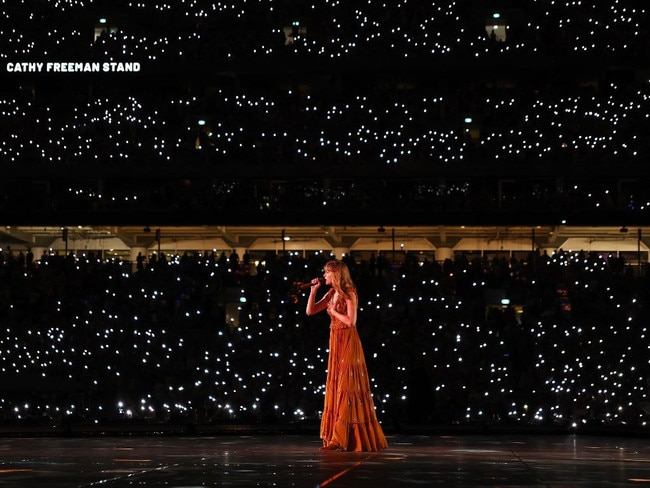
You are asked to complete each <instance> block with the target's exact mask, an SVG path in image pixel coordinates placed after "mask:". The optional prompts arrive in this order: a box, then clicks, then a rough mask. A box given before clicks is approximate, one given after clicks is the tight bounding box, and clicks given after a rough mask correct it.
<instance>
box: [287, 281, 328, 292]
mask: <svg viewBox="0 0 650 488" xmlns="http://www.w3.org/2000/svg"><path fill="white" fill-rule="evenodd" d="M315 280H318V283H320V284H321V285H324V284H325V278H314V280H312V281H308V282H307V283H294V285H295V286H297V287H298V288H299V289H301V290H304V289H306V288H311V287H312V286H314V285H315V284H316V283H314V281H315Z"/></svg>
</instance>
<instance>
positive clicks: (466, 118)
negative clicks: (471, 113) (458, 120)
mask: <svg viewBox="0 0 650 488" xmlns="http://www.w3.org/2000/svg"><path fill="white" fill-rule="evenodd" d="M472 121H473V119H472V118H471V117H465V123H466V124H471V123H472Z"/></svg>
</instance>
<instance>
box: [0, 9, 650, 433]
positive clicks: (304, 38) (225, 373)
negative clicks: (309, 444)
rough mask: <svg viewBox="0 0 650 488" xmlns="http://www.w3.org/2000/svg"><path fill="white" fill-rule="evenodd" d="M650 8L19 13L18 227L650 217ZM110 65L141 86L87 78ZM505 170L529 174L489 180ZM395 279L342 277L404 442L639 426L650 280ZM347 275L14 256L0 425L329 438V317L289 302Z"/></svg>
mask: <svg viewBox="0 0 650 488" xmlns="http://www.w3.org/2000/svg"><path fill="white" fill-rule="evenodd" d="M639 3H640V2H638V1H635V0H609V1H599V0H578V1H570V0H520V1H508V0H502V1H497V2H495V3H494V8H492V7H490V8H487V7H486V6H485V2H483V1H468V2H460V1H453V0H446V1H444V2H438V1H432V2H421V1H415V0H401V1H398V2H392V3H381V2H374V1H371V0H368V1H366V2H345V1H329V0H310V1H301V2H295V1H281V0H257V1H250V0H227V1H210V0H179V1H176V2H145V1H136V0H106V1H98V0H96V1H92V0H56V1H46V0H38V1H30V0H0V16H1V18H2V19H3V20H2V28H1V29H0V44H1V45H2V46H3V49H2V51H1V52H0V62H1V63H2V67H3V68H2V69H3V71H4V73H3V76H2V79H0V87H1V91H0V133H1V134H2V136H0V169H1V170H2V172H3V176H4V177H3V179H2V181H0V190H1V194H2V198H1V199H0V211H2V212H3V215H9V216H11V215H13V214H14V213H15V212H17V211H18V210H19V209H26V208H27V209H30V208H31V209H33V210H35V211H43V212H45V211H47V210H55V211H57V212H59V215H63V214H65V212H67V211H73V210H74V211H76V210H78V209H87V211H88V212H89V213H93V212H100V211H127V212H133V213H134V214H137V212H138V211H141V210H142V209H143V208H145V207H146V208H149V209H153V210H156V211H163V212H164V211H166V210H171V209H182V211H184V212H186V213H187V214H191V213H193V212H197V211H198V210H200V209H203V210H205V209H209V211H210V212H212V213H213V214H217V215H218V214H219V213H220V212H222V213H223V212H229V211H240V210H248V209H253V210H258V211H259V210H265V211H266V210H270V211H278V212H284V211H286V210H287V209H296V208H300V209H303V210H308V211H312V210H318V209H322V207H323V205H325V204H326V205H327V207H328V208H340V209H342V210H346V209H349V208H360V209H371V208H375V209H376V208H383V207H386V206H389V207H391V208H395V209H399V210H413V209H415V208H424V209H426V210H427V211H434V210H435V211H440V212H446V211H451V210H455V209H464V210H470V211H472V210H476V209H481V210H485V209H493V210H509V209H518V210H522V211H534V210H538V209H549V208H551V209H556V210H564V209H570V210H572V211H585V212H591V213H592V214H595V215H598V212H600V211H601V210H604V211H608V210H610V209H618V210H619V211H620V210H625V211H627V212H630V213H632V214H634V215H635V216H637V217H639V216H641V217H642V216H644V215H646V214H647V212H648V206H649V204H650V203H649V202H650V194H649V190H648V188H650V185H648V184H647V183H648V181H647V177H646V179H643V178H641V177H639V174H640V173H639V168H642V167H643V165H644V164H645V163H646V161H647V159H648V157H650V154H649V151H648V149H649V148H648V139H647V137H646V134H647V133H648V129H649V128H650V120H649V118H648V113H650V107H649V103H650V102H649V100H650V86H649V85H648V80H647V79H646V78H645V77H646V76H647V75H646V73H647V68H648V57H647V56H648V55H647V48H646V47H647V45H648V41H650V39H649V37H650V32H649V30H648V29H649V28H648V26H650V22H648V20H649V19H648V12H647V9H646V8H645V7H643V6H639ZM45 27H46V28H45ZM47 62H57V63H79V64H80V68H79V72H74V73H72V72H66V73H62V72H57V73H53V72H47V71H40V70H41V69H45V70H47V64H46V63H47ZM95 62H98V63H104V62H107V63H132V64H131V65H129V66H131V67H132V68H134V67H136V66H137V69H135V70H134V71H132V72H110V73H105V72H92V70H89V71H88V72H86V71H85V67H86V64H88V66H91V65H90V63H95ZM30 63H32V64H30ZM38 63H41V68H39V67H38V66H39V64H38ZM66 66H68V65H67V64H66ZM70 66H71V69H73V70H76V69H77V67H76V65H70ZM43 67H45V68H43ZM66 69H67V68H66ZM315 167H316V168H318V169H317V170H315V169H314V168H315ZM615 169H616V170H620V178H622V179H621V180H617V178H615V177H614V176H616V175H618V171H617V172H615V171H614V170H615ZM470 170H471V171H470ZM319 171H320V172H319ZM391 171H395V173H391ZM287 174H293V177H292V179H291V181H287V182H284V183H277V182H276V183H275V186H272V187H271V186H269V187H268V188H263V187H261V186H259V185H257V184H256V183H254V182H251V180H252V179H254V178H256V177H258V176H259V177H260V178H268V179H273V178H274V177H286V175H287ZM391 174H392V175H398V176H400V177H399V178H395V179H392V180H391V179H390V178H388V179H387V180H386V179H382V178H384V175H388V176H390V175H391ZM492 174H493V175H496V177H497V178H502V177H504V176H509V175H515V176H516V175H528V176H526V178H524V179H518V180H516V183H515V184H513V185H511V186H507V185H506V186H505V187H504V186H498V187H497V186H496V183H494V182H492V181H491V180H489V179H488V178H486V177H487V176H488V175H492ZM346 175H356V176H354V177H352V176H350V178H351V179H346ZM359 175H364V179H367V180H368V181H364V182H363V184H359V181H358V179H356V178H358V177H359ZM471 175H478V176H471ZM558 175H559V176H558ZM594 175H597V176H598V177H597V178H594V177H593V176H594ZM324 176H326V180H325V179H324ZM373 177H376V178H377V181H375V180H373ZM280 179H281V178H280ZM351 181H352V182H353V183H354V184H351ZM386 181H389V183H390V188H389V190H390V195H391V196H392V198H386V196H387V193H386V188H387V186H386ZM44 182H46V183H44ZM325 183H326V184H325ZM493 183H494V185H493ZM41 190H43V191H41ZM324 202H325V203H324ZM260 215H261V216H263V215H264V213H263V212H262V213H260ZM621 223H624V222H621ZM402 258H403V259H400V260H399V263H393V262H392V261H391V260H388V261H386V259H385V257H382V256H377V257H376V259H373V260H371V259H370V257H367V256H364V257H358V258H357V257H353V256H349V257H347V259H348V260H349V263H350V265H351V267H352V271H353V276H354V278H355V280H356V281H357V283H358V285H359V292H360V297H361V309H360V321H359V327H360V333H361V334H362V337H363V341H364V346H365V347H366V348H367V357H368V361H369V363H370V364H369V371H370V373H371V374H372V376H373V378H372V383H373V393H374V394H375V395H376V405H377V406H378V409H379V410H380V412H379V416H380V419H382V421H383V422H384V423H385V424H386V425H387V426H399V425H400V424H402V423H427V424H436V423H447V424H449V423H457V424H458V423H471V422H484V423H513V424H524V425H561V426H570V425H573V424H577V425H579V424H580V423H594V424H599V425H608V426H632V427H644V426H645V424H646V415H647V413H646V410H647V408H648V404H647V389H648V387H649V386H650V385H649V383H648V378H649V377H650V376H649V372H650V371H649V370H650V366H649V365H648V361H647V351H648V348H650V340H649V339H648V332H647V330H646V329H647V323H648V322H647V320H646V319H647V312H646V310H647V304H648V296H647V291H646V290H647V289H648V287H647V278H646V274H645V270H637V272H632V271H631V270H632V268H631V267H630V266H629V265H627V264H626V263H624V262H622V261H621V260H620V259H618V258H616V257H615V256H600V255H597V254H585V253H582V252H573V251H572V252H563V251H561V250H559V251H558V252H557V253H556V254H555V255H553V256H545V255H534V254H533V255H531V256H529V257H528V258H527V259H525V260H518V259H512V260H504V259H501V258H495V259H492V258H484V259H483V258H477V259H474V258H472V259H463V258H462V257H458V258H457V259H455V260H453V261H445V262H443V263H436V262H430V261H426V260H423V261H419V260H418V259H417V257H416V256H411V255H406V256H402ZM327 259H329V256H325V255H324V254H321V253H316V254H313V255H311V256H309V257H307V258H304V257H302V256H296V255H290V254H288V255H274V254H271V255H267V256H265V257H259V258H255V259H254V260H253V259H251V258H250V257H242V259H234V258H233V259H230V257H229V256H228V257H226V256H225V254H224V255H223V256H222V255H217V254H215V253H211V252H207V253H197V254H195V255H190V254H188V255H182V256H164V255H161V256H156V259H153V256H150V257H149V259H148V262H147V263H146V264H143V266H142V267H141V268H136V269H132V266H131V263H125V262H119V261H114V260H108V261H104V260H101V259H100V258H99V256H96V255H93V254H92V253H89V254H83V255H73V254H70V255H68V256H58V255H51V256H50V255H44V256H40V257H38V256H37V257H34V256H31V255H30V254H29V253H28V252H27V250H26V249H24V250H22V249H21V250H19V249H14V250H10V249H6V248H5V249H3V250H2V252H0V273H1V276H0V330H1V331H2V333H1V335H0V351H1V354H0V378H1V380H2V387H1V388H0V395H1V397H0V417H1V419H2V420H4V421H5V422H63V421H70V420H71V419H79V420H80V421H85V422H97V423H101V422H103V421H108V420H110V421H113V420H125V419H142V420H149V421H161V422H167V421H172V420H174V419H183V420H185V421H190V422H195V423H217V422H225V421H238V422H254V423H261V422H300V421H304V420H308V419H313V418H317V417H318V415H319V409H320V408H321V402H322V394H323V391H322V388H323V383H324V369H325V365H326V357H327V351H326V346H327V342H326V341H327V334H328V330H327V325H328V324H327V322H326V319H325V318H319V317H312V318H307V317H306V316H305V314H304V300H303V298H302V296H301V294H300V293H299V292H298V291H297V289H296V286H295V285H294V283H295V282H302V281H305V280H308V279H311V278H313V277H314V276H315V275H318V274H319V273H320V270H321V268H322V266H323V264H324V262H325V261H326V260H327ZM499 293H501V294H502V295H503V296H504V297H508V298H509V299H510V302H511V305H510V306H507V305H506V306H501V304H500V303H498V304H495V303H492V302H491V301H490V300H489V299H488V297H492V296H494V295H495V294H499ZM233 311H236V313H235V312H233Z"/></svg>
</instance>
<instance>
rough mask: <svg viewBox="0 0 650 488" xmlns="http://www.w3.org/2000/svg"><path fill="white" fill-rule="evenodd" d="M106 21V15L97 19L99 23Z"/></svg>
mask: <svg viewBox="0 0 650 488" xmlns="http://www.w3.org/2000/svg"><path fill="white" fill-rule="evenodd" d="M106 22H107V21H106V17H101V18H100V19H99V23H100V24H105V23H106Z"/></svg>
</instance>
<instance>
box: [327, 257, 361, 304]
mask: <svg viewBox="0 0 650 488" xmlns="http://www.w3.org/2000/svg"><path fill="white" fill-rule="evenodd" d="M325 269H326V270H327V271H330V272H331V273H332V288H334V290H336V291H337V292H338V293H339V295H341V296H343V297H345V298H348V299H349V298H353V295H356V292H357V287H356V286H354V282H353V281H352V276H350V270H349V268H348V265H347V264H345V263H344V262H343V261H339V260H334V261H328V262H327V263H325Z"/></svg>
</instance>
